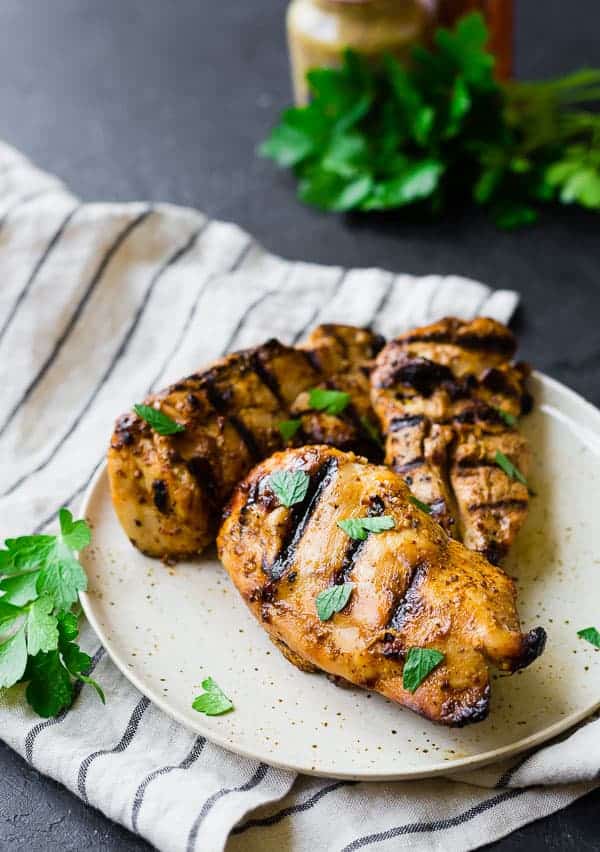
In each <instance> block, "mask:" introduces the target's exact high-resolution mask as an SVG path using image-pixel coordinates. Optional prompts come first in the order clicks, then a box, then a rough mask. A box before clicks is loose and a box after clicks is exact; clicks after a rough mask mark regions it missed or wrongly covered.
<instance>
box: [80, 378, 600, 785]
mask: <svg viewBox="0 0 600 852" xmlns="http://www.w3.org/2000/svg"><path fill="white" fill-rule="evenodd" d="M532 377H533V378H535V379H536V380H537V381H540V382H541V383H542V384H545V385H547V386H548V387H549V388H551V389H552V390H553V391H556V392H558V393H561V394H564V395H566V396H567V397H568V398H570V400H571V401H572V402H574V403H575V404H577V405H580V406H581V405H583V407H584V410H585V411H586V414H587V415H588V416H590V417H591V418H592V419H596V420H597V423H598V427H599V430H600V409H598V408H596V406H595V405H593V404H592V403H591V402H589V401H588V400H587V399H585V398H584V397H583V396H582V395H581V394H579V393H577V391H574V390H572V388H569V387H567V386H566V385H564V384H563V383H562V382H559V381H558V380H557V379H554V378H552V377H551V376H548V375H546V374H545V373H542V372H540V371H537V370H534V371H533V372H532ZM105 476H107V463H106V459H103V461H102V462H101V464H100V465H99V467H98V469H97V470H96V471H95V473H94V476H93V477H92V479H91V481H90V483H89V485H88V487H87V488H86V491H85V494H84V496H83V500H82V504H81V515H82V516H83V517H87V514H88V507H89V505H90V503H91V501H92V500H93V498H94V494H95V492H96V490H97V489H98V488H99V487H100V484H101V482H102V480H103V479H104V477H105ZM79 597H80V601H81V605H82V608H83V611H84V613H85V616H86V618H87V620H88V622H89V624H90V627H91V628H92V629H93V631H94V633H95V634H96V637H97V638H98V639H99V640H100V643H101V645H102V647H103V648H104V649H105V651H106V653H107V654H108V656H109V657H110V659H111V661H112V662H113V664H114V665H115V666H116V667H117V669H118V670H119V671H120V672H121V674H122V675H123V676H124V677H125V678H126V679H127V680H128V681H129V683H131V684H132V685H133V686H134V687H135V688H136V689H137V690H139V692H141V693H142V695H144V696H145V697H146V698H148V699H149V700H150V701H151V702H152V703H153V704H154V705H155V706H156V707H158V708H159V709H160V710H161V711H162V712H163V713H165V714H166V715H167V716H168V717H169V718H171V719H174V720H175V721H176V722H178V723H179V724H181V725H183V726H184V727H185V728H186V729H187V730H191V731H193V732H194V733H196V734H200V735H202V736H204V737H206V739H207V740H209V742H212V743H214V744H215V745H218V746H220V747H221V748H224V749H225V750H226V751H229V752H231V753H233V754H238V755H240V756H242V757H246V758H249V759H251V760H258V761H260V762H261V763H265V764H267V765H268V766H272V767H275V768H278V769H284V770H287V771H292V772H297V773H300V774H302V775H311V776H316V777H320V778H334V779H339V780H352V781H365V782H369V781H372V782H377V781H410V780H419V779H422V778H432V777H434V776H441V775H446V776H447V775H449V774H454V773H456V772H459V771H460V772H467V771H469V770H474V769H478V768H481V767H483V766H487V765H489V764H491V763H494V762H496V761H498V760H506V759H508V758H510V757H514V756H515V755H517V754H522V753H523V752H525V751H528V750H530V749H533V748H535V747H536V746H539V745H542V744H543V743H545V742H549V741H550V740H552V739H554V738H555V737H557V736H559V735H560V734H562V733H564V732H565V731H568V730H570V729H571V728H574V727H575V726H576V725H578V724H579V722H581V721H582V720H583V719H585V718H587V717H588V716H590V715H591V714H593V713H594V712H595V711H596V710H598V709H599V708H600V697H599V698H598V700H597V701H596V702H595V704H593V705H591V706H589V707H587V708H585V709H582V710H578V711H576V712H575V713H572V714H571V715H569V716H567V717H565V718H564V719H561V720H559V721H557V722H555V723H554V724H553V725H550V726H549V727H548V728H544V729H543V730H541V731H538V732H536V733H534V734H530V735H529V736H527V737H523V738H522V739H520V740H516V741H515V742H513V743H511V744H510V745H504V746H499V747H498V748H496V749H492V750H490V751H486V752H482V753H480V754H475V755H470V756H468V757H461V758H457V759H456V760H444V761H443V762H442V763H435V764H433V765H431V766H429V767H428V768H427V769H423V770H414V771H404V772H397V773H396V772H387V773H380V772H376V771H374V772H369V771H365V772H331V771H326V770H319V769H317V768H316V767H315V768H314V769H313V768H306V767H305V766H301V765H295V764H293V763H290V762H286V761H278V760H277V759H272V758H271V756H270V755H269V759H268V760H265V759H264V755H263V754H262V753H257V751H256V750H254V751H253V750H252V749H249V748H244V747H243V746H237V745H235V744H234V743H232V742H231V740H229V739H226V738H225V737H224V736H220V735H219V732H218V731H216V730H215V729H214V728H210V727H208V726H207V725H205V724H203V722H204V717H203V716H201V715H199V716H198V722H197V724H193V723H191V722H190V719H189V718H187V717H185V716H184V715H183V713H181V712H180V711H179V710H178V709H177V708H175V707H173V705H171V704H170V703H169V700H168V699H167V698H165V697H164V696H163V695H162V694H161V693H160V692H158V691H156V692H155V691H154V690H153V689H152V688H151V687H149V686H148V685H147V684H145V682H144V681H143V679H142V678H141V677H138V675H137V674H136V673H134V672H132V670H131V669H130V668H129V667H128V666H127V664H126V663H125V661H124V660H122V659H121V657H120V655H119V653H118V651H117V650H116V648H114V647H113V646H112V642H111V640H110V638H109V637H108V636H107V634H106V632H105V631H104V630H103V628H102V626H101V624H100V622H99V620H98V619H97V618H96V616H95V613H94V607H93V603H92V599H91V598H90V595H89V594H88V593H87V592H81V593H80V595H79Z"/></svg>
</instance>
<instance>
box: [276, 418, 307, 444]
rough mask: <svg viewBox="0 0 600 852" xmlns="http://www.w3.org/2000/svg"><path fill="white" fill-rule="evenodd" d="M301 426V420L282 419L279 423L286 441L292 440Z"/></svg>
mask: <svg viewBox="0 0 600 852" xmlns="http://www.w3.org/2000/svg"><path fill="white" fill-rule="evenodd" d="M301 426H302V421H301V420H282V421H281V422H280V423H278V424H277V427H278V429H279V431H280V433H281V437H282V438H283V440H284V441H289V440H291V438H293V437H294V435H295V434H296V432H297V431H298V429H299V428H300V427H301Z"/></svg>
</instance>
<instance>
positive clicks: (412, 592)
mask: <svg viewBox="0 0 600 852" xmlns="http://www.w3.org/2000/svg"><path fill="white" fill-rule="evenodd" d="M426 574H427V566H426V564H425V563H423V562H417V564H416V565H415V566H414V568H413V570H412V573H411V575H410V578H409V580H408V585H407V587H406V590H405V592H404V595H403V597H402V599H401V600H400V601H399V602H398V604H397V605H396V608H395V610H394V612H393V613H392V617H391V618H390V621H389V624H388V627H390V628H391V629H392V630H401V629H402V627H403V626H404V623H405V622H406V621H407V619H408V618H410V617H411V616H412V615H414V614H415V613H416V612H417V611H418V608H419V586H420V585H421V583H422V581H423V580H424V579H425V576H426ZM392 645H393V643H392ZM386 647H387V646H386ZM383 653H384V655H385V656H394V655H395V652H394V649H393V648H392V649H391V651H388V652H387V653H386V648H384V651H383Z"/></svg>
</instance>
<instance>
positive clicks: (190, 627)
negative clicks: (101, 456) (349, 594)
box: [82, 375, 600, 780]
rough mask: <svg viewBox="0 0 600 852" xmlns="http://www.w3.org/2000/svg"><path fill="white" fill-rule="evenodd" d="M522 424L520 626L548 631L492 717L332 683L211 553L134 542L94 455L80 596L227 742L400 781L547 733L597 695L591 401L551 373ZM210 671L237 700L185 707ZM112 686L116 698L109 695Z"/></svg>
mask: <svg viewBox="0 0 600 852" xmlns="http://www.w3.org/2000/svg"><path fill="white" fill-rule="evenodd" d="M532 384H533V388H532V389H533V393H534V396H535V400H536V408H535V412H534V413H533V414H532V415H531V416H529V417H527V418H525V419H524V421H523V426H524V429H525V431H526V433H527V435H528V437H529V439H530V441H531V444H532V446H533V450H534V465H533V472H532V475H531V482H532V483H533V485H534V487H535V490H536V492H537V494H538V496H537V497H535V498H534V499H533V500H532V504H531V512H530V517H529V520H528V522H527V524H526V527H525V529H524V530H523V531H522V532H521V534H520V536H519V539H518V542H517V543H516V545H515V547H514V549H513V552H512V554H511V557H510V561H509V563H508V564H507V566H506V567H507V570H508V572H509V573H511V574H513V575H514V576H516V577H518V586H519V607H520V612H521V617H522V622H523V625H524V626H526V627H527V628H530V627H534V626H536V625H538V624H541V625H543V626H544V627H545V628H546V630H547V631H548V645H547V649H546V651H545V653H544V655H543V656H542V657H541V658H540V659H539V660H538V661H536V662H535V663H534V664H533V665H532V666H531V667H530V668H529V669H526V670H525V671H524V672H522V673H520V674H518V675H514V676H512V677H500V676H496V677H494V681H493V686H492V709H491V713H490V716H489V718H488V719H487V720H486V721H485V722H482V723H480V724H477V725H473V726H471V727H467V728H464V729H463V730H449V729H446V728H443V727H441V726H439V725H434V724H431V723H429V722H427V721H425V720H424V719H421V718H419V717H418V716H416V715H414V714H412V713H410V712H409V711H407V710H402V709H401V708H400V707H397V706H396V705H394V704H392V703H391V702H389V701H387V700H386V699H384V698H382V697H381V696H378V695H375V694H370V693H367V692H363V691H361V690H359V689H340V688H339V687H336V686H334V685H333V684H332V683H330V682H329V681H328V680H327V679H326V677H324V676H323V675H318V674H304V673H303V672H300V671H298V669H296V668H294V666H292V665H290V663H288V662H287V661H286V660H285V659H284V658H283V657H282V656H281V654H280V653H279V652H278V651H277V650H276V649H275V647H274V646H273V645H272V644H271V642H270V641H269V639H268V637H267V634H266V633H265V632H264V630H263V629H262V628H261V627H260V625H259V624H258V623H257V622H256V621H255V620H254V618H253V617H252V616H251V615H250V613H249V612H248V610H247V609H246V607H245V605H244V604H243V602H242V600H241V598H240V597H239V595H238V593H237V591H236V590H235V588H234V587H233V586H232V584H231V582H230V581H229V578H228V576H227V574H226V573H225V571H224V569H223V568H222V567H221V565H220V563H219V562H218V561H217V560H216V558H215V557H214V556H207V557H206V558H203V559H201V560H198V562H196V563H194V564H192V563H189V564H188V563H182V564H180V565H177V566H176V567H175V568H167V567H165V566H164V565H162V564H161V563H160V562H157V561H154V560H152V559H148V558H146V557H144V556H142V555H141V554H140V553H138V551H137V550H135V549H134V548H133V547H132V546H131V545H130V544H129V542H128V540H127V539H126V537H125V535H124V533H123V532H122V530H121V527H120V526H119V524H118V522H117V519H116V517H115V514H114V512H113V509H112V505H111V501H110V496H109V489H108V481H107V476H106V472H105V470H104V469H102V470H101V471H100V472H99V474H98V475H97V476H96V478H95V480H94V482H93V483H92V485H91V486H90V489H89V491H88V494H87V497H86V501H85V506H84V513H85V515H86V517H87V518H88V520H89V521H90V523H91V524H92V526H93V530H94V537H93V545H92V547H90V548H89V549H88V550H87V551H85V552H84V554H83V562H84V565H85V568H86V570H87V573H88V577H89V586H90V587H89V591H88V593H87V594H85V595H83V596H82V602H83V607H84V610H85V612H86V614H87V616H88V618H89V620H90V622H91V624H92V626H93V627H94V629H95V631H96V633H97V634H98V636H99V637H100V639H101V640H102V642H103V644H104V646H105V647H106V650H107V651H108V653H109V654H110V656H111V657H112V659H113V661H114V662H115V664H116V665H117V666H118V667H119V668H120V669H121V671H122V672H123V673H124V675H125V676H126V677H127V678H129V680H130V681H131V682H132V683H133V684H134V685H135V686H136V687H137V688H138V689H139V690H140V691H141V692H143V693H144V694H145V695H147V696H148V698H150V699H151V700H152V701H153V702H154V703H155V704H156V705H158V706H159V707H161V708H162V709H163V710H164V712H165V713H168V714H169V715H170V716H172V717H173V718H175V719H177V720H178V721H180V722H181V723H182V724H184V725H186V726H187V727H189V728H191V729H192V730H194V731H196V732H197V733H199V734H203V735H204V736H206V737H208V738H209V739H210V740H212V741H213V742H215V743H218V744H219V745H222V746H223V747H224V748H227V749H230V750H231V751H234V752H238V753H239V754H243V755H246V756H250V757H253V758H256V759H260V760H262V761H265V762H267V763H270V764H272V765H277V766H282V767H285V768H290V769H295V770H298V771H300V772H306V773H312V774H317V775H325V776H329V777H331V776H333V777H338V778H359V779H363V780H376V779H406V778H419V777H424V776H428V775H435V774H438V773H448V772H454V771H456V770H458V769H466V768H474V767H476V766H480V765H482V764H484V763H489V762H491V761H494V760H498V759H500V758H504V757H508V756H509V755H511V754H515V753H517V752H519V751H523V750H524V749H527V748H530V747H532V746H535V745H537V744H540V743H542V742H543V741H544V740H547V739H549V738H551V737H553V736H556V735H557V734H559V733H560V732H561V731H564V730H565V729H566V728H568V727H570V726H571V725H573V724H575V723H576V722H578V721H579V720H581V719H582V718H584V717H585V716H586V715H587V714H588V713H590V712H592V711H593V710H594V709H595V708H596V707H598V706H599V705H600V654H599V653H598V652H597V651H596V650H595V649H594V648H593V647H592V646H591V645H589V644H588V643H586V642H584V641H583V640H581V639H578V637H577V630H579V629H581V628H583V627H589V626H590V625H594V624H595V625H596V626H598V627H600V623H599V622H600V607H599V605H598V601H599V600H600V521H599V518H598V508H599V506H600V500H599V498H600V412H599V411H598V410H596V409H595V408H593V407H592V406H591V405H589V404H588V403H586V402H585V401H584V400H583V399H581V397H579V396H577V395H576V394H574V393H573V392H572V391H570V390H568V389H567V388H565V387H563V386H562V385H560V384H558V383H557V382H555V381H553V380H552V379H549V378H547V377H545V376H541V375H536V376H535V377H534V380H533V383H532ZM208 675H212V676H213V677H214V678H215V679H216V680H217V682H218V683H219V684H220V685H221V686H222V688H223V689H224V690H225V692H226V693H227V694H228V695H229V696H230V697H231V699H232V700H233V702H234V704H235V711H234V712H232V713H229V714H227V715H225V716H220V717H215V718H208V717H206V716H203V715H201V714H199V713H197V712H195V711H194V710H192V706H191V705H192V700H193V699H194V697H195V696H196V695H198V693H199V692H201V688H200V683H201V681H202V679H203V678H205V677H207V676H208ZM109 700H110V696H109Z"/></svg>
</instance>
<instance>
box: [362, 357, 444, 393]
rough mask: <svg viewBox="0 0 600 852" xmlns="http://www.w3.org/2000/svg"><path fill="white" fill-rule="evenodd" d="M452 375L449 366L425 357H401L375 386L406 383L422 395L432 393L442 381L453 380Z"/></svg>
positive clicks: (387, 386) (381, 386) (385, 386)
mask: <svg viewBox="0 0 600 852" xmlns="http://www.w3.org/2000/svg"><path fill="white" fill-rule="evenodd" d="M453 381H454V375H453V373H452V370H450V368H449V367H445V366H444V365H442V364H436V363H435V361H430V360H429V359H427V358H408V357H403V358H401V359H398V361H396V362H395V363H393V364H392V367H391V369H390V370H389V371H388V372H387V373H386V375H385V376H383V377H382V380H381V381H380V382H378V383H377V384H376V385H375V387H379V388H389V387H391V386H392V385H395V384H402V385H408V386H409V387H411V388H413V389H414V390H416V391H417V393H418V394H420V395H421V396H424V397H429V396H431V395H432V393H433V392H434V390H435V389H436V388H437V387H438V386H439V385H440V384H442V382H453Z"/></svg>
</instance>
